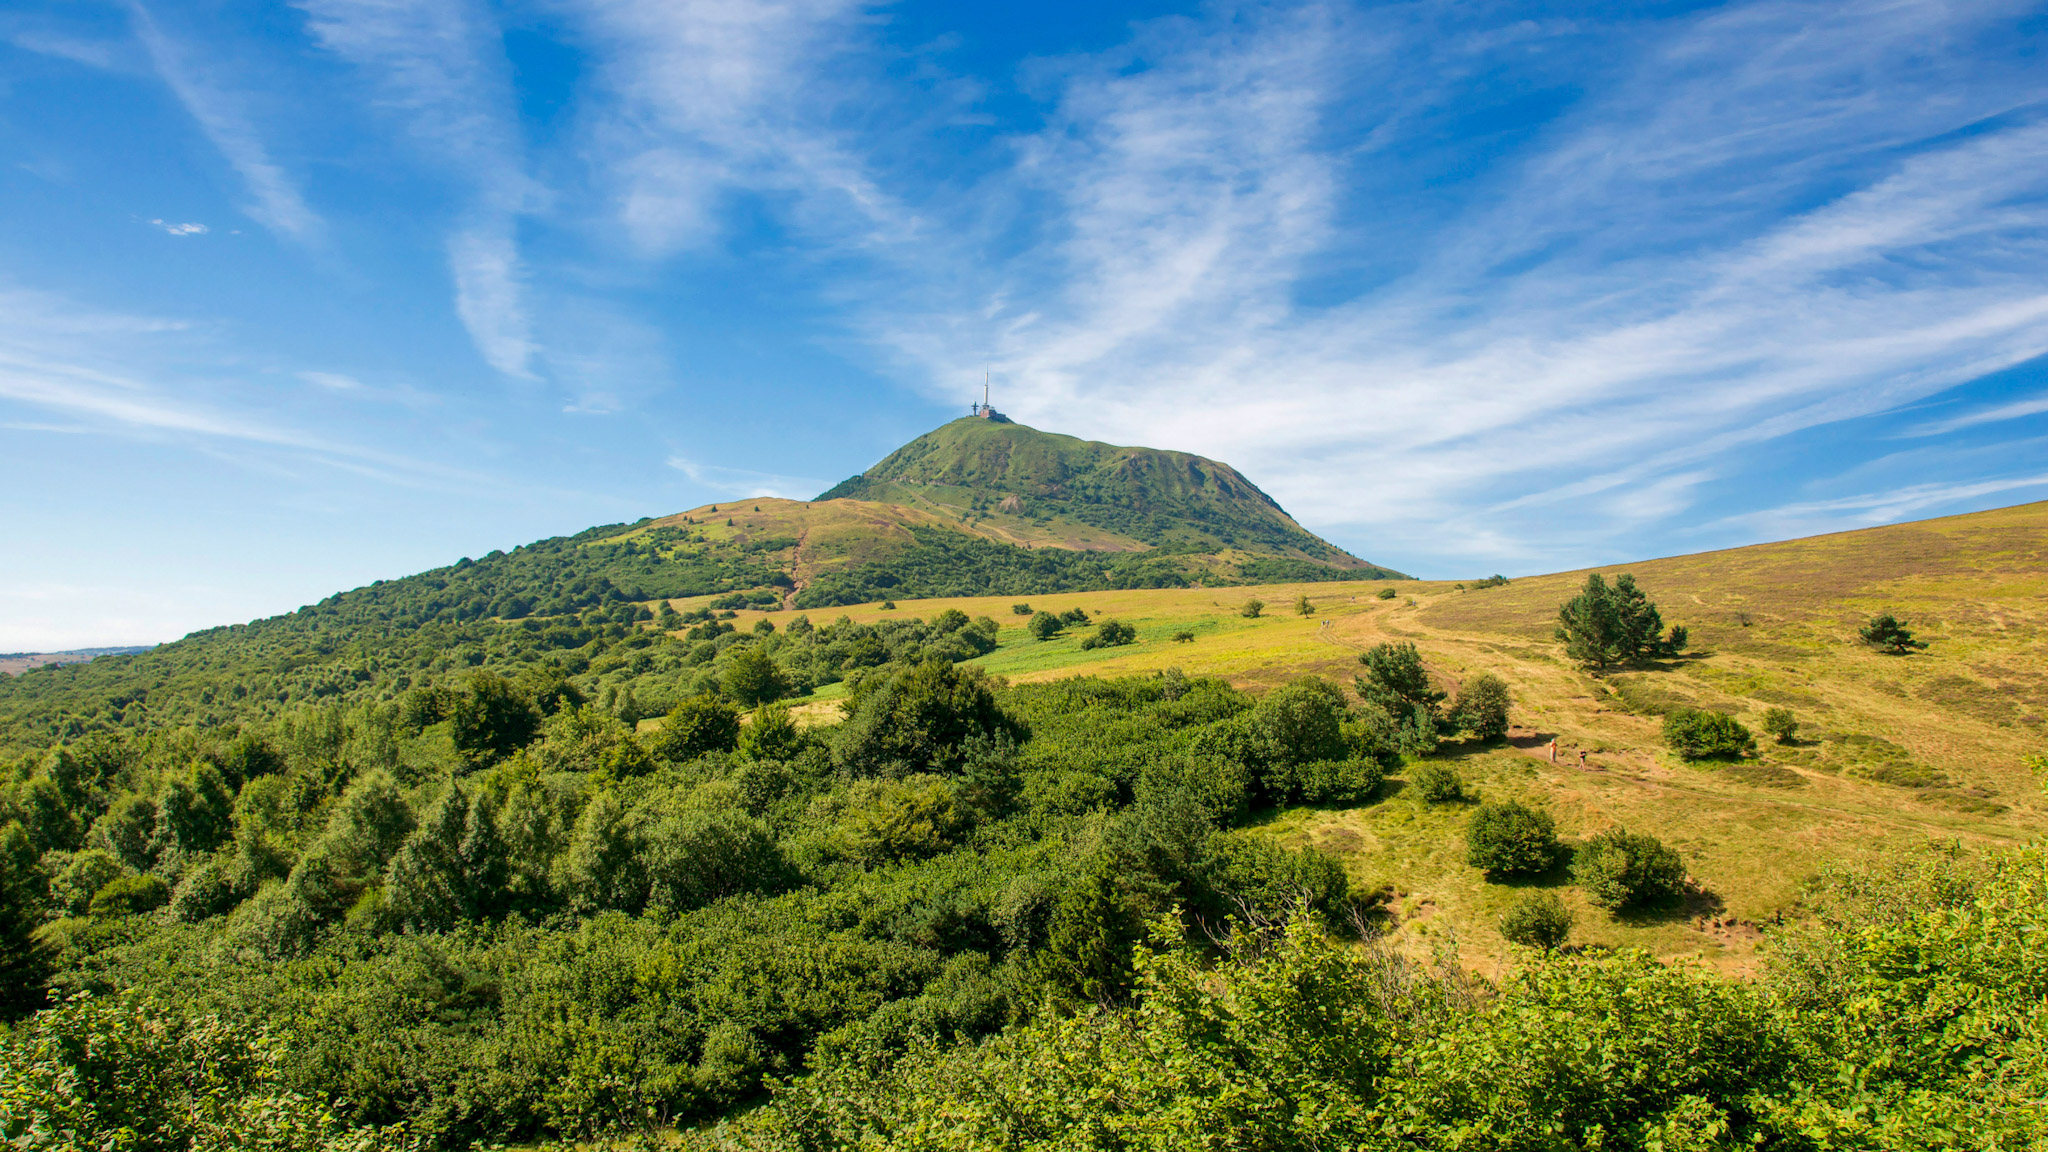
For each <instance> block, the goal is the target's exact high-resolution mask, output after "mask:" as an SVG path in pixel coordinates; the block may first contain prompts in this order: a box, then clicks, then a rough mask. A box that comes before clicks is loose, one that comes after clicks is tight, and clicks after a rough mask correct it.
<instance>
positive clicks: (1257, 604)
mask: <svg viewBox="0 0 2048 1152" xmlns="http://www.w3.org/2000/svg"><path fill="white" fill-rule="evenodd" d="M1265 610H1266V602H1265V601H1264V600H1247V601H1245V602H1244V607H1242V608H1239V609H1238V610H1237V614H1238V615H1240V616H1242V617H1244V618H1245V619H1247V620H1256V619H1258V618H1259V613H1261V612H1264V611H1265Z"/></svg>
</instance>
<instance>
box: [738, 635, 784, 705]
mask: <svg viewBox="0 0 2048 1152" xmlns="http://www.w3.org/2000/svg"><path fill="white" fill-rule="evenodd" d="M724 682H725V692H726V695H728V696H731V697H732V698H733V699H734V700H737V701H739V703H740V706H741V707H743V708H755V707H759V706H760V705H762V704H773V703H774V702H775V701H777V700H780V699H782V698H783V697H784V696H787V695H789V693H790V682H789V674H788V673H786V672H784V671H783V670H782V666H781V665H780V664H777V663H776V662H775V658H774V657H772V656H770V655H768V653H767V652H766V651H764V650H763V649H762V648H761V647H760V646H758V645H754V646H750V647H748V648H747V649H746V650H745V651H742V652H740V653H739V654H738V655H736V656H733V657H732V662H731V663H729V664H727V665H726V666H725V676H724Z"/></svg>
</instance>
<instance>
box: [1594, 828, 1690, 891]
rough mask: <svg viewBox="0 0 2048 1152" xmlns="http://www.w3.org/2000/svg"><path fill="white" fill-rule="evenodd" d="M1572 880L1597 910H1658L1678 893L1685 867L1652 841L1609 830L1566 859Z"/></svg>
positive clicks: (1657, 841) (1674, 853) (1656, 841)
mask: <svg viewBox="0 0 2048 1152" xmlns="http://www.w3.org/2000/svg"><path fill="white" fill-rule="evenodd" d="M1572 880H1573V881H1574V882H1576V883H1577V884H1578V885H1579V887H1580V888H1582V889H1584V890H1585V893H1586V899H1587V900H1588V901H1591V902H1592V903H1593V904H1594V905H1596V906H1598V907H1601V908H1606V909H1609V910H1615V909H1620V908H1629V907H1637V906H1641V905H1646V904H1660V903H1664V902H1666V901H1669V900H1675V899H1677V898H1678V896H1679V894H1680V893H1681V892H1683V891H1684V888H1685V861H1683V860H1681V859H1679V856H1678V853H1677V852H1675V851H1673V850H1672V849H1670V848H1668V847H1666V846H1665V845H1664V843H1663V842H1662V841H1660V840H1658V839H1656V838H1655V837H1653V836H1641V835H1636V834H1634V833H1630V832H1627V831H1625V830H1623V829H1620V828H1609V829H1608V830H1606V831H1605V832H1601V833H1599V834H1598V835H1595V836H1593V837H1592V838H1591V839H1589V840H1587V841H1586V842H1585V843H1584V844H1581V845H1579V847H1578V849H1577V851H1575V852H1573V853H1572Z"/></svg>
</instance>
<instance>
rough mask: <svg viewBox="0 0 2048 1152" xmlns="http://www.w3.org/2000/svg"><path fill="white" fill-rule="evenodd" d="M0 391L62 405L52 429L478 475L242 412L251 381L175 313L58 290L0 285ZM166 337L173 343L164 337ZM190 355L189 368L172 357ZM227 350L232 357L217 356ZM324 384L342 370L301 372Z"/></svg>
mask: <svg viewBox="0 0 2048 1152" xmlns="http://www.w3.org/2000/svg"><path fill="white" fill-rule="evenodd" d="M0 317H4V319H0V401H6V402H10V403H12V404H15V405H20V406H23V407H27V408H31V409H35V410H38V411H41V412H45V413H52V414H57V415H61V416H63V417H66V418H68V419H69V421H70V423H67V424H65V425H61V426H58V427H59V428H61V430H63V431H67V432H73V433H80V434H92V435H113V436H121V437H128V438H135V439H141V440H156V441H169V442H176V443H180V444H184V445H187V446H190V447H194V448H199V449H202V450H205V449H209V446H213V445H239V446H242V447H243V448H247V449H261V450H277V451H280V452H283V453H284V454H286V455H287V456H288V457H290V458H291V459H294V460H304V461H308V462H312V463H317V464H320V465H322V466H325V467H330V468H339V469H343V470H345V471H348V472H351V473H355V474H358V475H365V476H370V477H374V478H376V479H379V480H382V481H385V482H388V483H393V484H398V485H402V486H429V487H445V486H449V485H476V484H481V483H485V482H486V480H485V478H484V477H482V476H480V475H478V474H476V473H473V472H469V471H466V470H464V469H461V468H457V467H452V466H449V465H447V464H444V463H441V462H438V461H433V460H425V459H420V458H416V457H412V456H408V455H405V454H403V453H399V452H394V451H390V450H388V449H385V448H381V447H373V446H368V445H364V444H361V443H356V442H352V441H350V440H347V439H343V438H338V437H336V436H334V435H331V434H322V433H316V432H312V431H309V430H307V428H306V427H305V426H304V425H303V424H301V423H297V422H294V421H291V420H286V419H278V418H265V417H263V416H261V415H258V414H256V413H254V412H253V411H252V409H253V408H254V407H255V406H254V405H253V404H252V403H251V397H252V395H261V393H262V388H261V386H260V384H257V385H251V384H248V383H244V382H238V381H234V380H231V379H229V378H227V377H226V375H225V374H224V373H223V372H222V371H221V370H220V369H219V368H218V367H215V366H209V365H208V364H207V360H208V357H207V356H206V355H205V353H204V352H203V350H199V351H196V350H195V349H194V348H193V347H192V346H191V344H192V339H193V337H195V336H197V335H198V333H196V332H195V331H194V327H193V326H192V325H191V324H189V323H187V322H185V321H182V320H177V319H172V318H165V317H154V316H143V315H132V314H126V313H119V312H109V311H106V310H102V309H95V308H90V307H85V306H81V305H78V304H76V303H74V302H72V301H70V300H67V299H65V298H63V297H61V296H59V295H56V294H53V293H48V292H37V291H32V290H27V289H21V288H10V287H0ZM172 345H175V346H172ZM186 359H196V360H197V364H196V365H195V366H193V367H190V368H184V369H173V368H171V367H170V363H171V362H173V361H179V360H186ZM228 359H232V357H228ZM303 375H306V376H310V377H312V378H313V382H316V383H320V384H322V385H323V386H324V387H328V388H334V387H337V385H336V384H335V383H332V381H339V380H346V379H347V378H346V377H335V376H332V375H331V374H327V373H319V372H312V373H305V374H303Z"/></svg>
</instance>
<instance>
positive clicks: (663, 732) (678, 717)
mask: <svg viewBox="0 0 2048 1152" xmlns="http://www.w3.org/2000/svg"><path fill="white" fill-rule="evenodd" d="M739 739H740V714H739V713H738V712H737V711H735V710H734V709H733V707H732V705H730V704H727V703H726V702H725V701H723V700H720V699H719V698H718V697H716V696H713V695H711V694H709V693H700V694H698V695H696V696H691V697H688V698H686V699H684V700H683V701H682V702H681V703H679V704H677V705H676V706H675V707H674V708H671V709H669V713H668V718H667V719H665V720H663V721H662V723H661V728H660V729H659V730H658V731H656V732H655V734H654V738H653V740H652V742H651V746H650V747H649V751H651V752H652V753H653V754H654V755H655V756H657V757H659V758H660V759H663V760H667V761H669V762H671V763H675V764H687V763H688V762H690V761H692V760H695V759H697V758H698V757H699V756H703V755H705V754H707V753H711V752H730V751H732V750H733V748H735V747H736V746H737V745H738V744H739Z"/></svg>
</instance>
